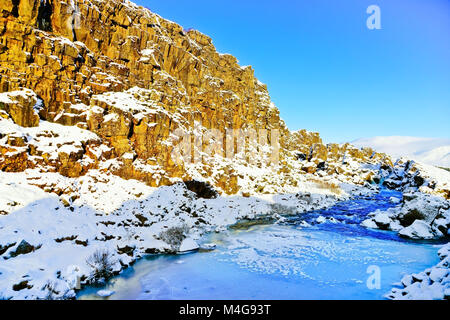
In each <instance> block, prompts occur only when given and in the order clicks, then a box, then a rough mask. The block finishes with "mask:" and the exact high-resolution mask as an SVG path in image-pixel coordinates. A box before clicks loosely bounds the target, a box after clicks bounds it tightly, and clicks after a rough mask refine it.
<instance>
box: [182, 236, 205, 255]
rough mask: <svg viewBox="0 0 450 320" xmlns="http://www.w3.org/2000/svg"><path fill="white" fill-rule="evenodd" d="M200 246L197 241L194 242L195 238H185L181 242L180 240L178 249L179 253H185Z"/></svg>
mask: <svg viewBox="0 0 450 320" xmlns="http://www.w3.org/2000/svg"><path fill="white" fill-rule="evenodd" d="M199 248H200V247H199V245H198V244H197V242H195V240H193V239H191V238H186V239H184V240H183V242H181V245H180V248H179V249H178V251H179V252H180V253H185V252H190V251H196V250H198V249H199Z"/></svg>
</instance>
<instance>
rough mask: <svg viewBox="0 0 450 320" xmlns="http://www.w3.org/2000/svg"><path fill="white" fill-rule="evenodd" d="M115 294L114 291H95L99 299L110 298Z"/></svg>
mask: <svg viewBox="0 0 450 320" xmlns="http://www.w3.org/2000/svg"><path fill="white" fill-rule="evenodd" d="M114 293H115V292H114V291H110V290H99V291H97V295H98V296H99V297H103V298H109V297H111V296H112V295H113V294H114Z"/></svg>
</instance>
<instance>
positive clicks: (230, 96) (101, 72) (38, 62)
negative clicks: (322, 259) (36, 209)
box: [0, 0, 393, 194]
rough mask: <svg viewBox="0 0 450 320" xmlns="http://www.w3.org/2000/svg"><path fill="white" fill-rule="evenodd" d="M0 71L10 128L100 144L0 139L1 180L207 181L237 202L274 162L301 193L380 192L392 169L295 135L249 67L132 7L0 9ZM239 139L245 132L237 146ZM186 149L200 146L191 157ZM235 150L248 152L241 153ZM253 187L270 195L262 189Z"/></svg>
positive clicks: (86, 4)
mask: <svg viewBox="0 0 450 320" xmlns="http://www.w3.org/2000/svg"><path fill="white" fill-rule="evenodd" d="M0 61H1V65H0V95H1V99H0V115H1V118H0V121H3V123H4V124H5V125H4V126H3V127H5V126H6V127H8V128H11V125H10V124H9V123H10V122H13V123H14V124H16V125H18V126H20V127H38V126H40V125H42V124H44V127H45V126H47V124H49V123H53V124H60V125H63V126H67V127H69V126H70V127H72V128H77V129H80V130H88V131H90V132H92V133H93V134H95V137H91V138H89V139H87V140H82V141H81V143H80V141H76V142H74V143H75V144H76V145H77V146H78V147H76V148H72V149H71V148H67V147H66V148H63V149H62V150H61V149H60V148H61V147H62V146H64V145H68V144H70V142H69V141H68V140H69V139H65V141H64V142H63V143H62V144H59V146H58V150H53V149H52V148H50V149H52V150H51V151H52V152H39V147H38V145H39V144H36V141H39V140H41V139H39V136H38V135H40V134H43V132H42V131H43V130H44V131H45V130H46V129H42V128H41V129H37V130H34V131H27V133H26V135H24V134H23V132H21V131H22V130H21V129H19V128H16V129H15V131H14V130H6V131H4V132H0V139H1V140H0V152H1V154H2V157H1V158H0V168H1V169H2V170H3V171H12V172H14V171H16V172H17V171H23V170H25V169H26V168H30V167H36V166H39V167H41V168H42V170H44V171H45V170H49V171H51V172H59V173H61V174H63V175H65V176H68V177H77V176H80V175H83V174H85V173H86V172H87V171H88V170H89V169H92V168H95V169H101V170H108V171H110V172H112V173H114V174H116V175H119V176H120V177H123V178H126V179H137V180H140V181H143V182H145V183H147V184H148V185H150V186H161V185H170V184H173V183H175V182H177V181H180V180H184V181H190V180H194V178H199V179H200V180H206V182H208V183H210V184H211V185H213V186H215V187H216V188H217V189H219V190H220V191H221V192H225V193H228V194H234V193H237V192H239V190H242V188H243V184H242V183H240V182H239V180H240V179H242V178H243V177H244V175H246V174H244V173H239V172H237V171H236V166H235V164H236V163H237V162H238V163H239V164H242V165H243V166H244V167H245V166H253V167H256V168H261V167H265V166H267V164H268V163H270V162H273V160H274V159H273V154H276V157H275V158H276V159H275V160H276V164H279V165H280V166H274V169H273V170H274V173H275V174H277V175H279V176H281V179H282V180H283V181H280V182H279V185H283V186H289V185H292V186H295V185H296V184H297V179H294V178H293V175H295V174H314V175H319V176H330V177H333V176H335V177H337V176H343V177H347V178H345V179H348V181H349V182H352V183H356V184H364V183H373V182H377V181H376V178H377V177H378V175H379V172H378V171H379V168H381V167H392V165H393V164H392V162H391V160H390V159H389V157H387V156H386V155H383V154H378V153H375V152H374V151H373V150H370V149H364V150H359V149H356V148H354V147H352V146H350V145H347V144H345V145H337V144H330V145H325V144H323V141H322V140H321V138H320V136H319V134H317V133H311V132H307V131H305V130H302V131H299V132H293V133H292V132H290V131H289V130H288V129H287V127H286V125H285V124H284V122H283V120H281V119H280V115H279V111H278V109H277V108H276V107H275V106H274V105H273V103H272V102H271V100H270V96H269V93H268V91H267V87H266V85H264V84H262V83H260V82H259V81H258V80H257V79H256V78H255V76H254V71H253V69H252V68H251V67H241V66H240V65H239V64H238V61H237V59H236V58H235V57H233V56H231V55H228V54H220V53H218V52H217V51H216V49H215V47H214V45H213V43H212V40H211V38H209V37H208V36H206V35H203V34H201V33H200V32H198V31H196V30H189V31H186V30H184V29H183V28H182V27H181V26H180V25H178V24H176V23H173V22H170V21H168V20H165V19H163V18H161V17H160V16H158V15H157V14H155V13H153V12H151V11H150V10H148V9H146V8H143V7H140V6H137V5H135V4H133V3H132V2H130V1H128V0H110V1H103V0H78V1H70V2H67V1H62V0H20V1H12V0H6V1H3V2H2V4H1V7H0ZM1 92H3V93H1ZM5 121H6V122H5ZM6 123H8V124H6ZM230 129H232V130H234V131H232V132H233V134H234V133H236V132H237V131H239V130H240V131H239V132H238V133H237V136H236V135H231V136H230V134H229V133H230ZM55 130H56V129H55V127H53V128H52V130H50V131H51V132H52V133H49V134H50V135H52V134H53V135H54V134H56V135H59V133H56V132H55ZM56 131H58V132H61V131H64V129H61V128H59V129H58V130H56ZM176 133H177V134H176ZM180 133H181V137H180ZM275 133H276V134H275ZM182 139H185V140H184V142H188V144H189V145H190V146H192V148H191V149H189V151H187V152H186V150H184V149H183V148H182V147H181V148H180V147H179V146H178V144H179V142H180V140H182ZM238 139H240V140H243V141H246V142H248V143H247V145H246V146H244V147H243V149H239V146H237V140H238ZM74 140H77V139H76V138H75V139H74ZM235 144H236V146H235ZM217 146H221V148H216V147H217ZM267 146H269V148H267ZM40 149H41V150H42V149H43V148H42V145H40ZM211 150H214V151H213V153H212V154H211V152H209V153H208V152H207V151H211ZM230 150H231V153H229V152H228V151H230ZM183 151H184V153H183ZM174 154H178V155H181V156H182V157H181V158H182V159H181V160H180V159H178V158H176V157H175V158H174ZM230 154H231V155H232V156H231V157H230V156H229V155H230ZM234 156H237V157H238V159H239V161H236V159H235V158H234ZM199 159H200V161H197V160H199ZM355 163H370V164H373V165H374V167H373V168H372V169H366V168H362V167H361V166H355ZM377 166H378V167H377ZM249 179H250V180H251V181H253V182H254V183H253V187H251V188H253V189H254V190H255V191H256V192H262V191H264V187H261V186H260V185H259V182H264V181H259V182H258V178H257V177H254V176H253V177H249ZM265 179H268V178H267V177H266V178H265ZM277 179H278V178H277ZM265 183H267V181H266V182H265ZM249 188H250V187H248V188H247V189H249ZM267 190H268V189H267V188H266V191H264V192H268V191H267ZM247 191H248V190H246V192H247ZM250 191H251V190H250Z"/></svg>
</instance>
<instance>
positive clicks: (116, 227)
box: [0, 170, 376, 299]
mask: <svg viewBox="0 0 450 320" xmlns="http://www.w3.org/2000/svg"><path fill="white" fill-rule="evenodd" d="M0 182H1V185H2V189H4V190H3V191H4V192H3V193H2V194H3V196H6V197H10V198H11V199H9V204H11V205H12V206H14V202H17V203H20V205H19V204H17V207H18V209H17V210H16V211H15V212H14V213H13V214H9V215H6V216H0V230H1V234H2V236H1V239H0V254H1V255H0V259H1V263H0V273H1V274H0V288H1V289H0V297H2V298H4V299H45V298H52V299H71V298H74V297H75V295H76V289H77V288H80V286H81V287H82V286H83V285H86V284H88V283H90V282H91V281H93V273H95V270H93V269H95V268H92V265H91V266H89V265H88V263H87V260H88V259H89V258H90V257H92V256H93V255H94V254H95V253H96V252H98V250H103V251H104V252H105V251H106V252H108V257H109V259H110V262H111V266H110V269H111V270H110V271H111V274H119V273H120V272H121V271H123V270H124V269H126V268H128V267H129V266H130V265H132V264H133V263H134V262H135V261H137V260H138V259H140V258H142V257H143V256H145V255H147V254H155V253H170V252H173V251H174V250H177V249H178V248H174V244H173V243H168V242H171V241H170V239H169V240H167V239H165V238H164V233H165V232H167V231H168V230H171V229H173V228H181V229H182V230H186V232H185V234H182V235H181V237H182V239H181V240H183V239H188V240H189V241H198V240H199V239H200V238H201V237H202V235H203V234H205V233H207V232H221V231H224V230H226V227H227V226H229V225H232V224H234V223H236V222H237V221H238V220H241V219H249V220H252V219H255V218H256V217H258V216H273V217H274V218H275V219H277V218H278V216H279V214H280V213H287V212H293V213H301V212H308V211H312V210H317V209H323V208H326V207H331V206H333V205H334V204H335V203H336V202H337V201H340V200H345V199H348V198H349V197H350V196H351V195H352V194H371V193H373V192H375V191H376V188H375V187H373V188H363V187H358V186H351V185H342V187H343V188H344V190H345V191H344V192H342V193H341V194H339V195H336V193H334V191H333V190H327V189H324V188H321V187H320V186H318V185H316V184H315V183H308V182H304V183H301V184H299V188H298V189H299V192H297V193H293V194H285V195H265V194H261V195H260V196H254V197H244V196H219V197H217V198H212V199H204V198H201V197H199V196H198V195H197V194H195V193H194V192H192V191H190V190H188V188H187V187H186V185H185V184H183V183H179V184H175V185H173V186H171V187H161V188H150V187H148V186H146V185H144V184H143V183H140V182H138V181H134V180H124V179H121V178H119V177H117V176H114V175H109V174H105V173H102V172H99V171H90V173H89V174H88V175H86V176H85V177H82V178H80V179H77V180H73V179H70V178H66V177H63V176H61V175H59V174H57V173H45V174H41V173H39V172H38V171H33V170H27V171H26V172H25V173H24V174H18V173H1V175H0ZM74 183H76V184H74ZM38 184H45V185H46V186H47V188H52V193H49V191H50V190H48V189H45V188H44V189H43V188H42V186H38ZM67 188H72V189H76V190H77V191H78V198H77V199H67V201H68V203H70V205H67V204H65V203H64V201H61V198H60V197H59V196H58V195H57V193H58V189H61V190H66V191H67ZM301 190H303V191H301ZM64 193H66V192H64ZM14 197H15V198H14ZM17 198H19V199H17ZM63 200H64V199H63ZM175 245H176V246H177V245H178V246H180V245H181V243H175Z"/></svg>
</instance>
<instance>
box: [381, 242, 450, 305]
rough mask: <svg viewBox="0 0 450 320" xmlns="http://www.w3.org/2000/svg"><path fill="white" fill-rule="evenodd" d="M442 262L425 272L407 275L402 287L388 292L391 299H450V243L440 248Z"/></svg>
mask: <svg viewBox="0 0 450 320" xmlns="http://www.w3.org/2000/svg"><path fill="white" fill-rule="evenodd" d="M438 254H439V257H440V259H441V262H439V263H438V264H437V265H436V266H434V267H431V268H429V269H427V270H425V271H423V272H420V273H417V274H412V275H406V276H404V277H403V279H402V280H401V286H400V288H393V289H392V290H391V292H389V293H388V294H386V298H388V299H391V300H443V299H447V300H448V299H450V243H448V244H446V245H445V246H444V247H442V248H441V249H440V250H439V253H438Z"/></svg>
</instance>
